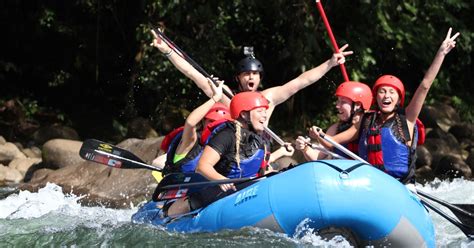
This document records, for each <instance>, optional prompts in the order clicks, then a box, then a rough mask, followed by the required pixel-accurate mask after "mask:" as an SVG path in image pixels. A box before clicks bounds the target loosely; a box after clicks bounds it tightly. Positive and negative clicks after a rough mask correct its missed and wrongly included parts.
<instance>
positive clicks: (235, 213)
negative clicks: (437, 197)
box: [132, 160, 435, 247]
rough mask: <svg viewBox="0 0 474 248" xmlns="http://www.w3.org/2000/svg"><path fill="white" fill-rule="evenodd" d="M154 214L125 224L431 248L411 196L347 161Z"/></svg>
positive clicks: (149, 210) (427, 225)
mask: <svg viewBox="0 0 474 248" xmlns="http://www.w3.org/2000/svg"><path fill="white" fill-rule="evenodd" d="M160 211H161V209H159V208H157V203H156V202H149V203H147V204H145V205H144V206H143V207H142V208H141V209H140V210H138V212H137V213H136V214H134V215H133V217H132V220H133V221H134V222H135V223H151V224H153V225H161V226H164V227H165V228H166V229H167V230H170V231H179V232H215V231H219V230H222V229H239V228H242V227H245V226H254V227H260V228H266V229H270V230H273V231H275V232H282V233H286V234H288V235H289V236H293V235H294V234H295V232H296V230H297V227H298V225H300V224H301V223H304V224H305V226H307V227H308V228H312V229H314V230H317V231H318V233H319V234H320V235H322V236H323V237H324V234H328V233H332V234H334V233H336V234H341V235H342V236H344V237H346V239H347V240H348V241H349V242H351V243H353V244H354V243H355V244H354V245H355V246H375V247H379V246H391V247H435V235H434V228H433V223H432V220H431V217H430V216H429V214H428V212H427V210H426V209H425V207H424V206H423V205H422V204H421V202H420V200H419V199H418V198H417V197H416V195H414V194H413V193H411V192H410V191H409V190H408V189H407V188H406V187H405V186H404V185H403V184H401V183H399V182H398V181H396V180H395V179H393V178H392V177H391V176H389V175H387V174H385V173H383V172H381V171H380V170H378V169H376V168H374V167H372V166H370V165H365V164H361V163H359V162H358V161H354V160H324V161H314V162H308V163H304V164H301V165H299V166H297V167H295V168H293V169H290V170H287V171H285V172H282V173H279V174H277V175H275V176H272V177H269V178H266V179H264V180H260V181H258V182H256V183H255V184H252V185H251V186H249V187H247V188H245V189H243V190H240V191H238V192H236V193H234V194H232V195H230V196H227V197H225V198H223V199H221V200H218V201H216V202H214V203H213V204H211V205H209V206H207V207H206V208H203V209H200V210H197V211H195V212H193V213H189V214H186V215H183V216H178V217H176V218H161V217H160V216H161V214H160Z"/></svg>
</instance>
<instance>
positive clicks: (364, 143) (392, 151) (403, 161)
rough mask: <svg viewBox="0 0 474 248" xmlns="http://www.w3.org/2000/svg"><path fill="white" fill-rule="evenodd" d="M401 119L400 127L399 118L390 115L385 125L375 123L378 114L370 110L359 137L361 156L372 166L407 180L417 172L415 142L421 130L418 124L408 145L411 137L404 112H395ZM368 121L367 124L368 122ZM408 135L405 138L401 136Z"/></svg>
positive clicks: (398, 178)
mask: <svg viewBox="0 0 474 248" xmlns="http://www.w3.org/2000/svg"><path fill="white" fill-rule="evenodd" d="M396 115H398V118H399V119H400V122H401V130H400V128H399V127H398V125H397V121H396V118H397V116H394V117H393V118H390V119H389V120H387V121H385V123H384V124H383V125H382V126H377V125H375V119H376V116H377V114H376V113H369V114H368V115H367V116H366V117H367V118H365V117H364V119H365V120H364V121H363V122H362V124H363V125H364V124H365V125H364V128H363V129H362V132H361V134H360V137H359V156H360V157H361V158H363V159H365V160H366V161H368V162H369V163H370V164H372V165H373V166H375V167H377V168H379V169H381V170H383V171H385V172H387V173H388V174H390V175H391V176H393V177H394V178H396V179H397V180H399V181H401V182H403V183H407V182H409V181H411V180H412V179H413V177H414V175H415V168H416V167H415V160H416V153H415V150H416V145H417V141H418V129H417V126H416V125H415V128H414V133H413V141H412V145H411V147H409V146H407V145H406V144H405V142H406V141H409V140H410V135H409V132H408V126H407V123H406V119H405V115H404V114H402V113H396ZM366 123H368V125H367V124H366ZM400 137H405V139H406V140H405V141H403V139H402V138H400Z"/></svg>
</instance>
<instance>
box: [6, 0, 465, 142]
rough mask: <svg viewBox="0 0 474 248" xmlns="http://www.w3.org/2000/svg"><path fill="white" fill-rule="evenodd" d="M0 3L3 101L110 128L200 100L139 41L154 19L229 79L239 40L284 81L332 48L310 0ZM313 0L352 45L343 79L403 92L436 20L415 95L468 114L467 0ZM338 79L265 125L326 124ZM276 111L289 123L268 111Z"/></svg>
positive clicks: (160, 123) (305, 94) (146, 39)
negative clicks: (448, 41)
mask: <svg viewBox="0 0 474 248" xmlns="http://www.w3.org/2000/svg"><path fill="white" fill-rule="evenodd" d="M5 5H6V6H4V8H2V9H1V10H0V13H1V14H2V16H4V17H5V19H6V20H9V22H8V23H4V24H2V32H3V33H4V34H5V37H7V39H6V40H5V43H6V44H5V45H4V46H2V48H1V49H3V50H2V52H0V54H2V55H1V56H2V57H0V81H1V82H2V87H3V89H2V90H3V92H5V97H6V98H5V99H10V98H15V97H19V98H20V99H31V102H30V103H27V105H28V104H30V105H28V107H27V108H28V109H29V110H28V111H29V112H30V115H31V114H33V112H34V111H37V110H35V104H34V103H36V106H39V105H42V106H51V108H52V109H57V110H58V112H59V113H64V114H60V115H61V116H63V118H64V116H72V117H71V118H73V119H72V121H73V122H74V123H79V124H78V125H79V126H83V125H87V122H85V121H84V119H87V117H89V118H92V119H94V118H102V119H101V120H96V122H100V123H109V124H108V125H111V126H113V127H109V129H110V130H113V135H121V134H122V133H124V132H125V129H124V128H125V127H124V126H123V125H119V123H127V122H128V120H130V119H132V118H135V117H137V116H143V117H146V118H150V119H152V120H153V122H154V124H155V126H156V128H157V129H158V130H163V129H164V126H165V124H166V123H165V120H164V118H162V117H163V116H165V114H167V113H173V114H176V115H179V117H180V118H177V120H179V121H182V120H183V118H184V117H185V116H186V113H188V112H189V110H191V109H193V108H195V107H196V106H198V105H199V104H200V103H202V102H203V101H204V100H205V98H206V97H205V96H204V95H203V94H202V92H201V91H200V90H198V89H197V87H196V86H195V85H194V83H193V82H191V81H190V80H189V79H187V78H185V77H184V76H183V75H182V74H181V73H180V72H179V71H177V70H176V69H175V67H174V66H173V65H172V64H171V63H170V62H169V61H168V59H166V58H165V57H163V56H162V55H161V54H160V53H159V52H158V51H157V49H156V48H152V47H150V46H149V43H150V41H151V40H152V36H151V34H150V32H149V30H150V28H151V27H156V26H163V27H164V28H165V34H166V35H167V36H168V37H169V38H170V39H172V40H173V41H174V42H175V43H176V44H177V45H178V46H179V47H180V48H181V49H183V50H184V51H185V52H186V53H187V54H188V55H189V56H190V57H191V58H193V59H194V60H195V61H196V62H197V63H198V64H200V65H201V66H202V67H203V68H204V69H205V70H206V71H207V72H209V73H210V74H214V75H216V76H219V77H220V78H222V79H225V80H226V82H227V84H228V85H230V86H231V87H233V86H234V79H233V77H234V68H235V64H236V62H237V61H238V60H239V59H240V58H241V57H242V52H241V50H242V47H243V46H249V45H250V46H254V48H255V54H256V56H257V58H258V59H259V60H261V61H262V62H263V64H264V68H265V77H264V80H263V86H264V88H268V87H273V86H277V85H281V84H283V83H286V82H288V81H289V80H291V79H293V78H295V77H297V76H298V75H299V74H300V73H302V72H303V71H306V70H309V69H311V68H313V67H315V66H317V65H319V64H321V63H322V62H324V61H326V60H327V59H328V58H329V57H330V56H331V53H332V48H331V47H332V46H331V43H330V42H329V39H328V37H327V33H326V30H325V27H324V25H323V23H322V21H321V17H320V15H319V13H318V12H317V9H316V7H315V4H314V1H301V0H297V1H294V0H292V1H289V0H275V1H263V0H256V1H248V0H236V1H218V0H209V1H200V0H196V1H182V0H174V1H162V0H146V1H144V0H142V1H116V0H113V1H105V2H104V1H97V0H76V1H66V2H61V3H59V2H58V3H56V2H37V3H35V4H31V3H29V2H18V1H16V2H15V1H13V2H8V3H6V4H5ZM323 5H324V9H325V11H326V14H327V17H328V18H329V22H330V23H331V27H332V29H333V32H334V35H335V36H336V39H337V41H338V44H339V45H340V46H342V45H343V44H345V43H349V44H350V47H349V48H350V50H353V51H354V52H355V54H354V55H352V56H350V57H348V58H347V62H346V68H347V71H348V73H349V76H350V78H351V79H352V80H358V81H362V82H366V83H368V84H369V85H372V83H373V82H374V81H375V79H376V78H377V77H379V76H380V75H382V74H394V75H396V76H398V77H400V78H401V79H402V80H403V81H404V82H405V85H406V88H407V95H408V99H409V97H410V96H411V94H412V93H413V92H414V91H415V89H416V87H417V86H418V85H419V82H421V80H422V78H423V75H424V72H425V71H426V69H427V68H428V67H429V65H430V63H431V61H432V59H433V57H434V54H435V53H436V50H437V49H438V47H439V45H440V43H441V41H442V40H443V39H444V37H445V34H446V31H447V30H448V28H449V27H450V26H452V27H453V28H454V31H460V32H461V36H460V37H459V39H458V43H457V47H456V48H455V49H454V50H453V51H452V52H451V53H450V54H449V55H448V56H447V58H446V60H445V62H444V64H443V67H442V68H441V71H440V73H439V75H438V77H437V79H436V81H435V83H434V84H433V87H432V89H431V90H430V93H429V95H428V99H427V103H429V102H436V101H439V100H440V99H451V100H450V101H451V102H453V104H454V105H455V106H456V108H457V109H459V110H460V113H461V115H462V118H463V119H464V120H468V121H472V119H473V116H474V110H473V109H472V107H470V106H472V105H473V103H474V100H472V97H471V95H472V92H474V89H473V88H474V85H473V84H472V83H471V79H472V78H473V75H472V73H473V72H472V71H473V70H472V59H473V57H474V56H473V40H474V29H473V26H472V23H474V17H473V15H472V12H473V10H474V9H473V8H474V2H472V1H462V0H449V1H439V0H438V1H421V0H410V1H403V2H399V1H372V0H362V1H324V2H323ZM12 23H13V24H15V25H11V24H12ZM5 24H6V25H5ZM341 81H342V76H341V73H340V71H339V68H337V67H336V68H334V69H332V70H331V71H330V72H329V73H327V74H326V75H325V76H324V77H323V78H322V79H321V80H319V82H318V83H316V84H315V85H312V86H309V87H308V88H306V89H304V90H303V91H301V92H299V93H298V94H296V95H295V98H294V99H290V101H288V102H286V103H285V104H282V105H281V106H279V107H278V109H277V111H275V113H274V117H273V120H272V125H274V126H276V127H277V128H278V129H281V130H290V129H294V130H304V129H305V128H306V127H307V126H309V125H313V124H314V125H318V126H321V127H327V126H328V125H329V124H330V123H333V122H334V121H335V119H336V116H335V110H334V98H333V97H332V96H333V94H334V90H335V89H336V87H337V85H338V84H339V83H340V82H341ZM40 103H41V104H40ZM69 106H73V107H69ZM183 110H187V111H183ZM91 116H92V117H91ZM288 119H291V120H292V121H285V122H282V121H278V120H288ZM275 122H277V123H275ZM114 123H115V124H114ZM166 125H167V124H166ZM176 125H179V124H176ZM96 129H97V127H96V126H95V125H94V122H91V124H90V127H88V128H86V127H84V128H83V130H82V131H81V130H79V131H80V133H81V132H85V133H91V132H92V134H97V133H98V131H96V133H93V131H91V130H96ZM98 135H102V132H101V133H98ZM86 136H88V135H87V134H86ZM97 138H100V137H97Z"/></svg>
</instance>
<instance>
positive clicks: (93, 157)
mask: <svg viewBox="0 0 474 248" xmlns="http://www.w3.org/2000/svg"><path fill="white" fill-rule="evenodd" d="M79 155H80V156H81V158H83V159H85V160H89V161H93V162H96V163H99V164H104V165H107V166H110V167H114V168H121V167H122V165H123V164H122V161H120V160H118V159H115V158H113V157H110V156H107V155H105V154H100V153H97V152H96V151H95V150H87V149H83V148H82V147H81V150H80V151H79Z"/></svg>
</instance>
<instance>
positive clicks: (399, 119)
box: [320, 28, 460, 184]
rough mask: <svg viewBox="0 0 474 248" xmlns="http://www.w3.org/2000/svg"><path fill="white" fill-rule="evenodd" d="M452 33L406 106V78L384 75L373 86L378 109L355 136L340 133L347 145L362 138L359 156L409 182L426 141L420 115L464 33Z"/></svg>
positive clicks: (404, 181) (366, 118) (361, 125)
mask: <svg viewBox="0 0 474 248" xmlns="http://www.w3.org/2000/svg"><path fill="white" fill-rule="evenodd" d="M451 32H452V28H449V30H448V33H447V35H446V38H445V39H444V41H443V42H442V44H441V46H440V47H439V49H438V51H437V53H436V55H435V57H434V59H433V62H432V63H431V65H430V67H429V68H428V70H427V71H426V73H425V75H424V77H423V80H422V81H421V84H420V85H419V86H418V88H417V89H416V91H415V93H414V94H413V97H412V99H411V101H410V103H409V104H408V105H407V106H406V107H405V108H404V102H405V88H404V85H403V83H402V81H401V80H400V79H399V78H397V77H395V76H392V75H383V76H381V77H380V78H378V79H377V80H376V81H375V84H374V86H373V87H372V93H373V95H374V101H373V103H374V105H375V111H373V112H370V113H369V114H367V115H366V116H364V118H363V120H362V121H361V122H360V125H359V126H358V127H356V126H355V129H356V130H357V132H355V135H353V133H354V132H353V131H349V132H348V131H346V132H348V133H346V135H347V136H346V137H344V138H341V137H343V136H344V134H343V135H340V134H338V135H340V137H339V139H338V142H340V143H343V144H344V143H346V142H350V141H353V140H355V139H357V138H359V156H360V157H362V158H363V159H365V160H366V161H368V162H369V163H370V164H372V165H373V166H376V167H377V168H379V169H381V170H383V171H385V172H387V173H388V174H390V175H391V176H393V177H394V178H396V179H397V180H399V181H400V182H402V183H405V184H407V183H412V182H413V181H414V174H415V166H414V164H415V159H416V157H415V149H416V145H417V143H418V144H419V143H422V142H423V140H424V128H423V126H422V124H421V122H420V121H419V120H418V115H419V114H420V111H421V108H422V107H423V104H424V101H425V99H426V96H427V95H428V91H429V89H430V87H431V85H432V84H433V81H434V79H435V78H436V75H437V74H438V72H439V70H440V68H441V65H442V64H443V61H444V58H445V56H446V55H447V54H448V53H449V52H450V51H451V50H452V49H453V48H454V47H455V46H456V41H455V40H456V38H457V37H458V36H459V35H460V33H459V32H458V33H456V34H454V35H453V36H451ZM353 128H354V126H353ZM320 132H321V131H320ZM347 137H349V138H347Z"/></svg>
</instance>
